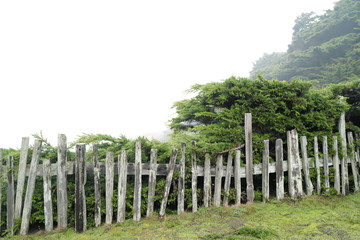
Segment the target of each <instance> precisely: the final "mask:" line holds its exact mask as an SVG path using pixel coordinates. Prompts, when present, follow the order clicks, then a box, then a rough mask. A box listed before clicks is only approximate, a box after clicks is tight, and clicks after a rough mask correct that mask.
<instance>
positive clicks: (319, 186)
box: [314, 136, 321, 194]
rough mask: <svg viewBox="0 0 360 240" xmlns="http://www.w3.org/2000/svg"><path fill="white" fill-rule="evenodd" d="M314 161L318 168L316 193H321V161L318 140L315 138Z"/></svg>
mask: <svg viewBox="0 0 360 240" xmlns="http://www.w3.org/2000/svg"><path fill="white" fill-rule="evenodd" d="M314 159H315V168H316V193H317V194H320V193H321V174H320V161H319V143H318V138H317V137H316V136H315V137H314Z"/></svg>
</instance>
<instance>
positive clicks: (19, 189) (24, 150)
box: [15, 137, 29, 219]
mask: <svg viewBox="0 0 360 240" xmlns="http://www.w3.org/2000/svg"><path fill="white" fill-rule="evenodd" d="M28 150H29V138H28V137H23V138H22V141H21V148H20V159H19V171H18V177H17V185H16V199H15V219H18V218H21V210H22V200H23V194H24V185H25V172H26V163H27V156H28Z"/></svg>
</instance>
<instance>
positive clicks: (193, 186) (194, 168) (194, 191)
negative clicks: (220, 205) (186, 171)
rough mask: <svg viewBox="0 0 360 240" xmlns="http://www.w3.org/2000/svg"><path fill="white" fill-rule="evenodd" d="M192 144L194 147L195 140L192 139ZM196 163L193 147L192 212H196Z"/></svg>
mask: <svg viewBox="0 0 360 240" xmlns="http://www.w3.org/2000/svg"><path fill="white" fill-rule="evenodd" d="M192 145H193V147H194V148H195V146H196V142H195V141H192ZM197 177H198V172H197V163H196V152H195V149H193V150H192V151H191V190H192V191H191V192H192V212H197Z"/></svg>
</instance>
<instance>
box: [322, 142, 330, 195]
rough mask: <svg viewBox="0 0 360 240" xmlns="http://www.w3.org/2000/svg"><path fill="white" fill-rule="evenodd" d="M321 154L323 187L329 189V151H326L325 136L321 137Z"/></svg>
mask: <svg viewBox="0 0 360 240" xmlns="http://www.w3.org/2000/svg"><path fill="white" fill-rule="evenodd" d="M323 155H324V158H323V159H324V161H323V164H324V175H325V189H326V191H329V188H330V179H329V153H328V142H327V136H324V137H323Z"/></svg>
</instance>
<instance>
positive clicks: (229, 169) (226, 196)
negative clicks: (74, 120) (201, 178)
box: [223, 152, 234, 207]
mask: <svg viewBox="0 0 360 240" xmlns="http://www.w3.org/2000/svg"><path fill="white" fill-rule="evenodd" d="M233 158H234V155H233V153H232V152H229V153H228V159H227V166H226V173H225V183H224V199H223V205H224V206H225V207H227V206H229V194H230V183H231V175H232V172H233V171H232V165H233V164H232V162H233Z"/></svg>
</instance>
